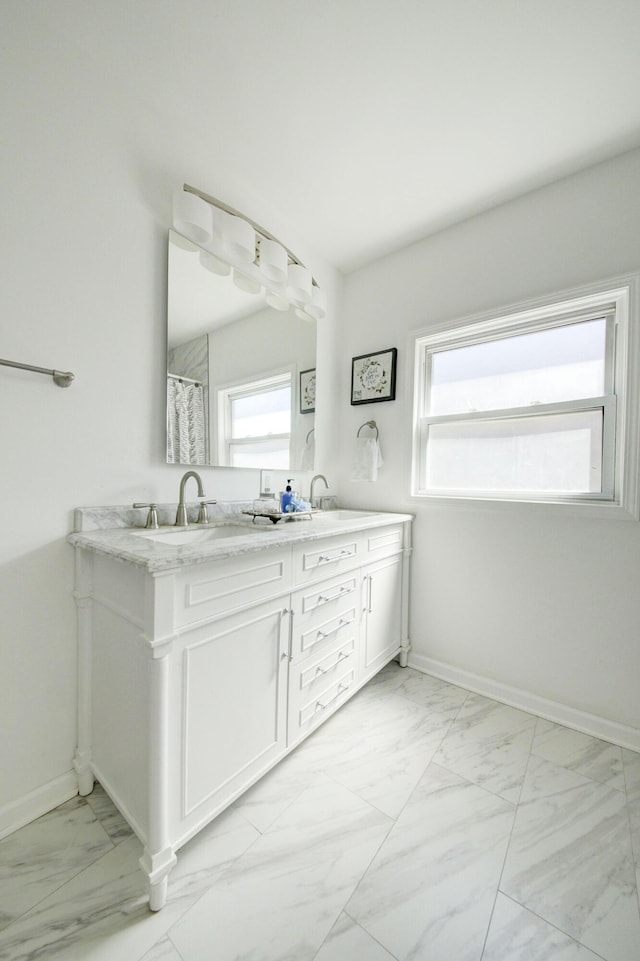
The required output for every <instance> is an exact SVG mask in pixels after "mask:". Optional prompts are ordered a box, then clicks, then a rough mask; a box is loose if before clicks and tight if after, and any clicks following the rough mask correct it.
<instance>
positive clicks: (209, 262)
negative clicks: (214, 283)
mask: <svg viewBox="0 0 640 961" xmlns="http://www.w3.org/2000/svg"><path fill="white" fill-rule="evenodd" d="M200 263H201V264H202V266H203V267H206V268H207V270H210V271H211V273H212V274H218V275H219V276H220V277H227V276H228V275H229V274H230V273H231V267H230V266H229V264H225V262H224V260H220V258H219V257H216V255H215V254H212V253H211V252H210V251H208V250H201V251H200Z"/></svg>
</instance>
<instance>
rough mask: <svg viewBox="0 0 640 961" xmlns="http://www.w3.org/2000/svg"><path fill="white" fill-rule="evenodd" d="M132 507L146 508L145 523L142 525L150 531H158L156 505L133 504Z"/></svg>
mask: <svg viewBox="0 0 640 961" xmlns="http://www.w3.org/2000/svg"><path fill="white" fill-rule="evenodd" d="M133 506H134V507H148V508H149V513H148V515H147V523H146V524H145V525H144V526H145V527H147V528H149V529H150V530H157V529H158V507H157V505H156V504H134V505H133Z"/></svg>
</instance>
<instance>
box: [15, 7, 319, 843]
mask: <svg viewBox="0 0 640 961" xmlns="http://www.w3.org/2000/svg"><path fill="white" fill-rule="evenodd" d="M57 10H58V14H59V12H60V6H59V5H58V6H57ZM58 14H57V13H56V10H54V9H53V5H51V6H49V5H46V4H44V5H43V4H22V3H16V4H12V5H7V7H6V8H5V9H4V11H3V18H4V23H3V67H4V77H3V84H2V97H3V99H4V103H3V104H2V106H3V110H2V113H3V140H4V143H5V144H6V149H5V150H4V152H3V155H2V182H3V184H4V188H5V189H4V198H3V209H2V218H1V219H0V221H1V222H0V233H1V235H2V238H3V244H2V252H1V255H2V261H3V273H4V280H3V288H2V295H1V296H2V304H1V306H0V316H1V317H2V320H1V321H0V324H1V327H2V336H1V346H0V355H1V356H2V357H3V358H8V359H10V360H15V361H20V362H24V363H31V364H35V365H38V366H43V367H55V368H59V369H63V370H71V371H73V372H74V373H75V375H76V380H75V382H74V384H73V386H72V387H70V388H69V389H66V390H62V389H59V388H57V387H55V386H54V385H53V382H52V381H51V379H50V378H48V377H44V376H40V375H36V374H33V373H27V372H21V371H17V370H10V369H8V368H4V367H0V437H1V443H2V481H1V490H0V523H1V531H2V536H1V538H0V645H1V650H0V711H1V727H2V732H3V737H2V739H1V743H0V771H1V772H2V776H1V777H0V835H1V834H2V832H3V829H5V828H6V826H7V825H14V826H15V824H16V823H17V822H18V821H19V820H21V819H23V820H24V819H25V818H28V817H29V816H33V815H35V814H38V813H41V811H42V810H44V809H46V808H47V807H48V806H52V805H53V804H55V803H56V802H57V801H58V800H59V799H60V796H61V795H64V794H65V792H66V793H68V792H69V790H72V784H73V779H72V777H71V774H70V772H71V764H72V757H73V751H74V746H75V690H76V677H75V674H76V628H75V608H74V601H73V596H72V591H73V551H72V548H71V547H70V546H69V545H68V544H67V543H66V540H65V538H66V535H67V533H68V532H69V531H70V530H71V529H72V522H73V516H72V512H73V509H74V507H76V506H80V505H97V504H130V503H132V502H133V501H134V500H154V501H160V502H173V501H177V496H178V484H179V479H180V477H181V475H182V472H183V469H182V468H180V467H179V466H176V467H173V466H171V467H168V466H166V465H165V464H164V458H165V448H164V418H165V414H164V390H165V388H164V370H165V352H166V337H165V324H166V243H167V228H168V227H169V222H170V215H171V195H172V190H173V189H174V188H175V187H178V186H180V185H181V184H182V183H183V182H185V181H186V182H190V183H195V184H197V185H198V186H200V187H201V188H202V189H203V190H206V191H208V192H210V193H212V194H214V195H218V196H223V197H225V199H227V200H228V202H229V203H231V204H232V205H233V206H235V207H237V208H238V209H241V210H244V211H245V212H246V213H247V214H248V215H249V216H252V217H254V218H255V219H256V220H257V221H258V222H263V223H268V224H269V226H270V229H271V230H272V231H273V232H274V233H276V234H277V235H279V236H281V238H282V240H283V241H284V242H285V243H286V244H287V246H290V247H291V248H292V249H294V250H296V251H297V252H299V256H300V257H302V258H303V259H304V260H305V262H307V263H309V264H310V265H313V270H314V274H315V275H316V276H317V277H318V280H319V282H320V283H321V284H322V285H323V286H325V288H326V289H327V290H328V293H329V295H330V301H331V300H332V298H334V297H335V290H336V286H337V284H338V278H337V276H336V274H335V272H334V271H333V270H332V269H331V268H330V267H329V266H328V265H327V264H326V263H323V262H322V261H320V260H319V258H318V257H317V256H316V255H315V253H314V251H313V249H311V248H310V247H309V245H308V243H306V242H305V241H304V239H303V238H301V237H299V236H296V235H295V233H294V232H293V231H292V230H291V227H290V225H287V224H283V223H279V222H277V219H276V218H274V217H273V216H272V214H271V211H270V210H269V209H268V208H266V209H265V208H261V207H260V205H259V204H256V198H255V196H253V194H252V195H251V196H249V194H250V193H251V191H250V190H247V191H244V190H243V186H242V185H239V184H238V183H237V182H236V181H235V180H234V177H233V173H232V172H230V171H225V170H221V169H220V168H219V167H216V165H215V158H212V157H210V156H202V151H201V150H199V149H198V147H199V138H198V135H197V131H195V130H188V129H187V128H186V127H178V126H173V127H172V126H171V125H168V126H167V125H163V124H160V123H158V122H157V111H156V108H155V105H154V103H152V102H147V101H145V100H144V98H141V97H139V96H137V95H136V91H135V90H133V89H131V88H130V87H128V86H127V85H126V84H123V85H122V86H120V85H119V82H118V78H117V77H116V76H113V75H111V76H107V75H105V74H104V73H102V72H101V71H100V69H99V68H98V67H97V66H96V64H95V61H94V57H93V56H92V51H91V46H90V45H88V46H87V48H86V50H85V49H83V48H81V47H80V46H76V45H74V44H73V43H72V42H71V41H69V40H68V38H67V31H66V27H65V23H64V22H63V21H62V20H60V19H59V15H58ZM117 28H118V24H116V23H114V36H113V37H112V42H113V49H114V51H116V50H117ZM214 176H215V182H213V180H212V178H213V177H214ZM331 331H332V325H331V322H330V321H327V322H325V323H324V324H323V326H322V331H321V335H320V336H321V342H320V346H319V355H320V357H321V358H324V362H325V368H326V371H327V375H326V379H325V382H324V383H320V384H319V394H320V396H322V394H324V395H325V396H328V395H330V394H331V393H332V392H333V391H332V387H331V379H332V377H333V373H332V371H331V369H330V365H329V364H328V363H327V358H328V356H330V354H331V352H332V350H333V347H332V332H331ZM320 419H321V414H320V413H319V414H318V420H319V421H320ZM327 435H328V431H327V432H325V436H327ZM318 446H319V448H320V454H322V438H321V437H320V431H319V444H318ZM202 474H203V479H204V481H205V486H206V489H207V493H208V494H209V495H210V496H214V497H217V498H218V499H233V498H243V497H254V496H257V494H258V492H259V474H258V473H257V472H254V471H250V472H242V473H238V472H234V471H230V470H203V471H202ZM70 785H71V788H70Z"/></svg>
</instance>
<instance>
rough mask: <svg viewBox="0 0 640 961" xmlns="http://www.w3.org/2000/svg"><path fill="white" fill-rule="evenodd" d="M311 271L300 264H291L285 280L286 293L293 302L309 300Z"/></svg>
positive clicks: (306, 302) (300, 303) (303, 302)
mask: <svg viewBox="0 0 640 961" xmlns="http://www.w3.org/2000/svg"><path fill="white" fill-rule="evenodd" d="M311 281H312V278H311V271H310V270H307V268H306V267H303V266H302V264H291V266H290V267H289V277H288V281H287V293H288V295H289V297H290V298H291V300H293V302H294V303H295V304H298V305H304V304H308V303H309V301H310V300H311Z"/></svg>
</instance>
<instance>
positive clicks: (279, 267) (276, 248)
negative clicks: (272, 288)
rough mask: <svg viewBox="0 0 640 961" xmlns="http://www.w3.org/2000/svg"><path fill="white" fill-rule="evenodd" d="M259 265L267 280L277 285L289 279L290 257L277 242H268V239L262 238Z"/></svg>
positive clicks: (259, 248)
mask: <svg viewBox="0 0 640 961" xmlns="http://www.w3.org/2000/svg"><path fill="white" fill-rule="evenodd" d="M258 264H259V265H260V270H261V271H262V273H263V274H264V276H265V277H266V278H267V280H271V281H273V282H274V283H276V284H283V283H284V282H285V280H286V279H287V269H288V267H289V255H288V254H287V251H286V250H285V249H284V247H283V246H282V244H279V243H278V241H277V240H268V239H267V238H266V237H261V238H260V244H259V246H258Z"/></svg>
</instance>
